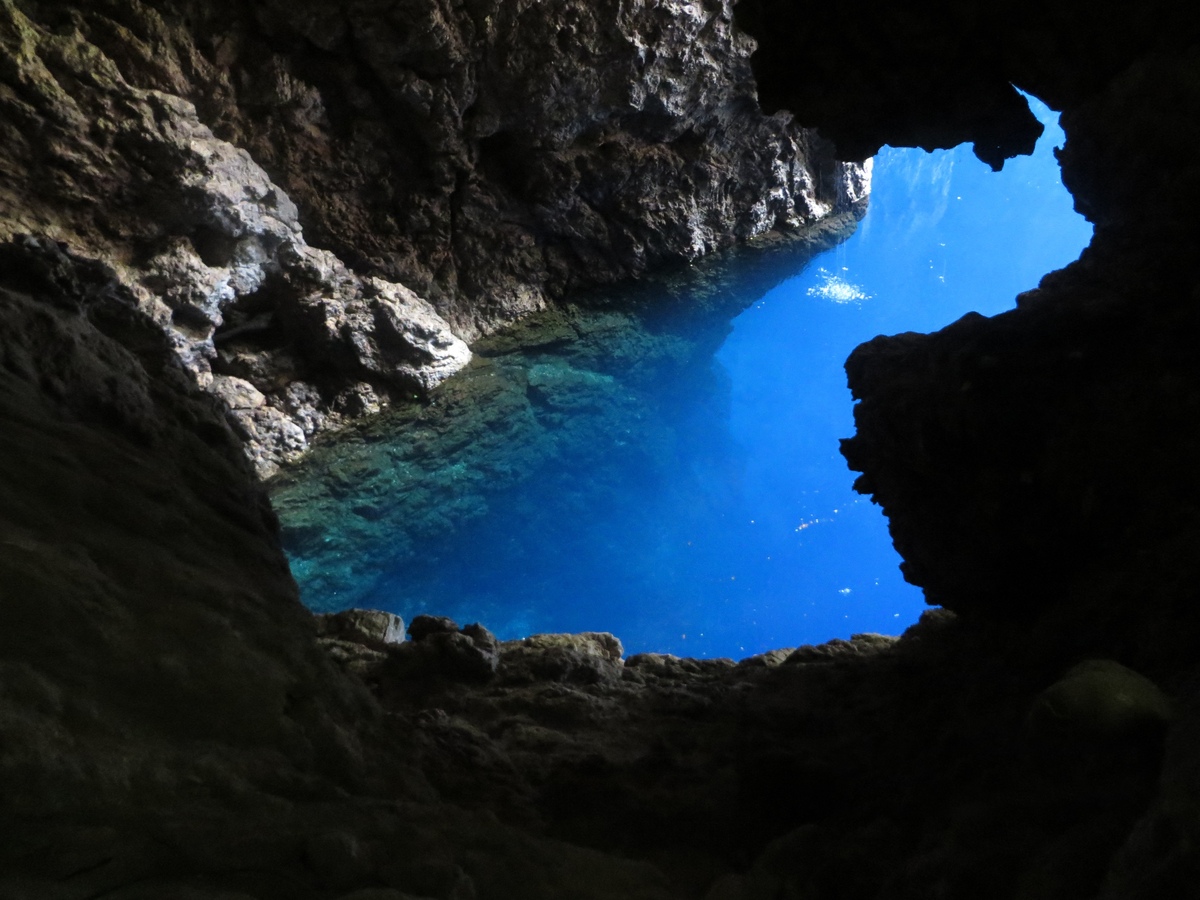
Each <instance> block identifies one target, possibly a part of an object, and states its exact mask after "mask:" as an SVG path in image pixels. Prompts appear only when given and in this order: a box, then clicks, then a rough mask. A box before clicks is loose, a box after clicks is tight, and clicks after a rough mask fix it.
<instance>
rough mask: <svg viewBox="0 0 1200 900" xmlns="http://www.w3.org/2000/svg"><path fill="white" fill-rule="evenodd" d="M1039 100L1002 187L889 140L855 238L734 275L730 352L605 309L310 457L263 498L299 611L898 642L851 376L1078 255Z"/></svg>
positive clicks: (941, 157) (674, 644) (909, 605)
mask: <svg viewBox="0 0 1200 900" xmlns="http://www.w3.org/2000/svg"><path fill="white" fill-rule="evenodd" d="M1034 106H1035V112H1038V113H1039V114H1040V116H1041V118H1042V120H1043V122H1045V123H1046V124H1047V131H1046V134H1045V135H1044V136H1043V137H1042V139H1041V141H1040V142H1039V144H1038V147H1037V151H1036V152H1035V154H1034V155H1033V156H1032V157H1027V158H1019V159H1015V160H1011V161H1010V162H1008V163H1007V164H1006V165H1005V168H1004V171H1003V172H1001V173H998V174H997V173H992V172H991V171H990V170H989V169H988V168H987V167H986V166H984V165H983V164H982V163H980V162H979V161H978V160H976V159H975V158H974V156H973V155H972V154H971V152H970V149H969V148H966V147H961V148H958V149H956V150H952V151H944V152H938V153H933V154H927V153H924V152H922V151H919V150H894V149H890V148H885V149H884V150H883V152H881V153H880V155H879V156H878V157H877V158H876V161H875V171H874V185H873V190H872V197H871V205H870V211H869V212H868V214H867V216H866V218H865V219H864V220H863V222H862V223H861V225H860V227H859V229H858V231H857V233H855V234H854V235H853V236H852V237H851V238H850V239H849V240H847V241H846V242H845V243H843V244H841V245H840V246H838V247H837V248H836V249H834V250H832V251H829V252H828V253H826V254H824V255H822V256H820V257H818V258H817V259H816V260H814V261H813V262H812V263H810V264H809V265H808V266H807V267H806V268H805V269H804V270H803V271H801V272H800V273H799V274H798V275H795V276H794V277H791V278H789V279H787V280H786V281H784V282H783V283H781V284H778V285H777V286H776V287H774V288H772V289H771V290H769V291H767V292H766V293H765V294H764V293H762V291H761V288H754V287H753V285H754V284H756V283H758V282H760V281H761V279H757V278H756V277H755V273H754V272H753V271H752V270H751V269H747V270H746V271H744V272H738V271H736V270H735V271H734V273H733V275H732V276H729V274H728V272H727V273H726V283H727V284H728V280H729V278H730V277H732V279H733V283H734V284H744V285H745V291H746V295H745V296H744V298H743V300H742V302H744V303H746V304H749V305H748V307H747V308H746V309H745V311H744V312H742V313H741V314H740V315H739V316H738V317H737V318H736V319H735V320H734V322H733V327H732V331H731V332H730V333H729V334H728V337H727V338H725V340H724V343H723V344H720V346H719V349H718V350H717V352H716V354H715V357H714V356H713V354H712V350H713V347H714V346H716V345H717V343H718V341H719V336H720V334H722V333H724V326H723V327H722V329H721V330H719V331H718V333H717V334H718V338H717V340H713V339H712V337H711V323H709V324H708V325H707V326H706V328H707V331H705V334H704V336H703V337H702V338H697V336H696V335H694V334H693V335H687V334H685V333H684V332H685V331H686V329H687V327H691V326H681V329H682V330H681V331H680V332H679V333H676V332H673V331H672V328H671V326H670V324H667V323H663V322H662V321H659V320H655V322H654V323H653V325H652V327H650V328H649V331H646V330H644V329H643V330H640V331H639V330H634V331H630V330H629V329H628V328H626V327H625V326H626V325H627V324H628V317H625V316H624V315H623V314H622V313H621V312H619V307H618V308H614V310H612V311H605V310H600V311H595V310H593V311H591V312H588V313H586V314H581V316H580V318H579V319H578V320H577V321H575V322H574V323H572V324H571V325H570V326H569V327H567V326H563V327H561V328H560V329H559V330H560V331H561V332H562V333H561V334H559V333H556V332H555V330H554V327H550V328H549V329H548V331H543V332H542V333H540V335H539V339H538V340H537V341H536V342H535V346H531V347H526V348H525V349H523V350H520V351H519V352H517V351H513V350H512V348H511V347H505V348H504V349H503V352H500V351H493V352H491V353H490V354H489V353H486V352H485V354H484V356H483V357H481V359H480V361H479V364H478V365H476V366H474V367H472V369H471V370H470V371H468V372H467V373H465V374H464V376H463V378H462V379H460V380H459V381H457V382H456V383H454V384H451V385H447V386H446V387H445V388H444V389H440V390H439V396H438V397H437V398H435V399H436V401H437V402H436V403H435V405H434V406H433V407H430V408H427V409H424V410H420V411H410V412H409V413H407V414H405V415H401V416H400V417H399V418H396V419H392V420H387V422H385V423H384V424H382V425H380V426H376V427H375V428H374V429H373V430H371V431H370V432H366V433H361V434H356V435H353V436H350V437H348V438H346V439H344V440H343V441H341V442H340V443H339V444H338V445H337V446H334V447H330V448H327V449H326V450H324V451H322V452H320V453H317V454H314V456H313V461H312V463H311V464H309V465H306V467H305V468H303V469H301V470H300V471H299V472H297V473H294V474H291V475H288V476H287V477H285V478H283V479H281V480H280V483H279V485H278V486H277V487H276V488H275V491H274V497H275V503H276V507H277V509H278V510H279V512H280V516H281V518H282V520H283V522H284V533H285V543H286V545H287V548H288V551H289V555H290V557H291V560H292V566H293V571H294V572H295V574H296V577H297V580H298V581H299V583H300V585H301V590H302V596H303V597H304V599H305V602H306V603H308V604H309V605H310V606H312V607H314V608H316V609H337V608H344V607H348V606H371V607H377V608H383V609H390V610H392V611H395V612H397V613H399V614H401V615H403V616H405V617H406V618H410V617H411V616H413V615H416V614H418V613H422V612H429V613H436V614H441V615H449V616H451V617H453V618H456V619H458V620H459V621H460V622H470V621H481V622H483V623H484V624H485V625H487V626H488V627H489V628H491V629H492V630H493V631H495V632H496V633H497V634H498V635H500V636H501V637H502V638H512V637H519V636H522V635H525V634H530V633H535V632H545V631H580V630H597V631H611V632H613V633H615V634H616V635H617V636H618V637H620V638H621V639H622V641H623V642H624V644H625V647H626V649H627V651H628V652H638V651H644V650H654V651H660V652H670V653H677V654H681V655H689V656H732V657H735V658H740V657H744V656H747V655H750V654H753V653H757V652H761V651H764V650H768V649H772V648H777V647H790V646H796V645H798V644H802V643H815V642H820V641H824V640H828V639H830V638H833V637H847V636H849V635H850V634H852V633H855V632H861V631H881V632H885V633H898V632H899V631H901V630H903V629H904V628H905V627H907V626H908V625H909V624H911V623H912V622H913V621H915V619H916V617H917V616H918V615H919V613H920V611H921V609H922V608H923V600H922V597H921V594H920V591H919V590H918V589H916V588H914V587H912V586H911V585H907V584H905V583H904V581H903V579H902V578H901V576H900V573H899V570H898V568H897V567H898V564H899V558H898V557H897V555H896V553H895V551H894V550H893V549H892V547H891V542H890V540H889V538H888V534H887V527H886V522H885V520H884V518H883V516H882V513H881V512H880V510H879V509H878V508H877V507H875V506H873V505H872V504H871V502H870V501H869V500H867V499H866V498H863V497H860V496H858V495H857V494H855V493H854V492H853V490H852V489H851V484H852V483H853V481H854V473H852V472H850V471H849V470H848V469H847V468H846V465H845V462H844V460H843V459H842V457H841V455H840V454H839V452H838V441H839V439H840V438H843V437H847V436H849V435H850V434H852V433H853V419H852V414H851V398H850V395H849V391H848V390H847V389H846V386H845V374H844V372H843V370H842V364H843V362H844V360H845V358H846V357H847V356H848V355H849V353H850V351H851V350H852V349H853V348H854V347H855V346H856V345H857V344H859V343H861V342H863V341H866V340H869V339H870V338H872V337H874V336H875V335H877V334H881V333H895V332H900V331H929V330H934V329H936V328H939V327H941V326H942V325H945V324H947V323H949V322H950V321H952V320H954V319H956V318H958V317H959V316H961V315H962V314H964V313H966V312H968V311H976V312H981V313H984V314H995V313H997V312H1000V311H1002V310H1005V309H1008V308H1011V307H1012V305H1013V301H1014V298H1015V297H1016V295H1017V294H1018V293H1020V292H1021V291H1024V290H1028V289H1030V288H1032V287H1035V286H1036V285H1037V283H1038V280H1039V279H1040V277H1041V276H1042V275H1043V274H1045V273H1046V272H1049V271H1051V270H1052V269H1056V268H1060V267H1062V266H1063V265H1065V264H1067V263H1068V262H1070V261H1071V260H1073V259H1075V258H1076V257H1077V256H1078V254H1079V252H1080V251H1081V250H1082V248H1083V247H1084V246H1085V245H1086V244H1087V242H1088V240H1089V239H1090V237H1091V227H1090V226H1089V225H1087V223H1085V222H1084V221H1083V219H1082V218H1081V217H1080V216H1078V215H1076V214H1075V213H1074V211H1073V209H1072V204H1071V200H1070V197H1069V196H1068V195H1067V193H1066V191H1065V189H1064V188H1063V187H1062V186H1061V184H1060V182H1059V170H1058V166H1057V163H1056V162H1055V159H1054V156H1053V152H1052V148H1053V147H1054V146H1056V145H1058V144H1061V141H1062V132H1061V131H1060V130H1059V129H1058V127H1057V125H1056V123H1055V120H1054V117H1053V115H1052V114H1051V113H1050V112H1049V111H1048V110H1046V109H1045V107H1043V106H1041V105H1040V104H1037V103H1036V102H1034ZM753 264H754V263H753V262H752V261H751V262H747V263H745V265H747V266H752V265H753ZM736 265H743V264H742V263H736V264H735V267H736ZM547 335H548V336H547ZM568 337H571V338H572V339H571V340H568V339H567V338H568ZM481 410H487V411H486V412H482V411H481ZM389 423H390V424H389Z"/></svg>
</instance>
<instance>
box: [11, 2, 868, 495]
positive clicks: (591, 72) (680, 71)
mask: <svg viewBox="0 0 1200 900" xmlns="http://www.w3.org/2000/svg"><path fill="white" fill-rule="evenodd" d="M731 5H732V4H731V2H730V0H722V2H720V3H715V4H714V3H709V4H705V3H702V2H699V0H678V2H674V0H673V2H670V3H659V2H654V3H642V2H637V3H617V2H615V0H613V2H607V3H602V4H599V5H595V4H590V3H581V2H579V0H555V2H520V3H508V2H504V3H501V2H496V0H491V2H483V3H472V4H465V5H448V4H443V3H439V2H436V0H411V2H405V3H401V4H396V3H392V2H383V0H374V2H355V3H352V4H347V5H344V6H342V7H339V8H338V9H337V10H336V11H334V10H331V9H330V8H329V7H328V5H327V4H324V3H321V2H317V0H303V2H300V3H296V2H288V3H281V2H277V0H257V2H233V0H226V2H221V3H195V2H187V0H182V2H180V0H158V2H135V3H124V2H119V3H118V2H105V3H98V4H96V3H89V4H46V3H34V2H22V0H3V2H0V47H2V49H3V54H4V63H3V65H2V67H0V85H2V86H3V92H2V93H0V129H3V131H2V132H0V133H2V134H3V137H4V141H3V148H4V149H3V150H2V151H0V161H2V165H0V238H6V237H11V236H13V235H14V234H20V233H28V234H32V235H36V236H48V237H51V238H53V239H55V240H59V241H63V242H65V243H66V244H67V245H68V246H69V247H70V249H71V250H72V252H75V253H77V254H81V255H83V256H86V257H90V258H95V259H98V260H101V261H103V262H105V263H106V264H108V265H110V266H111V267H112V268H113V269H114V271H115V272H116V273H117V276H118V277H119V279H120V280H121V282H122V283H123V284H124V285H126V286H127V287H128V288H129V289H130V290H131V291H133V293H134V294H135V296H137V297H138V300H139V304H140V305H141V307H142V308H143V310H145V311H146V313H147V314H148V315H149V316H150V317H151V318H153V319H154V320H155V321H156V322H158V323H159V325H160V326H161V327H162V328H163V329H164V330H165V331H166V332H167V333H168V334H169V335H170V337H171V340H172V343H173V344H174V346H175V349H176V352H177V353H178V355H179V356H180V359H181V360H182V361H183V364H184V369H185V370H186V371H187V372H189V373H190V374H191V376H192V377H193V379H194V380H195V381H196V383H197V384H199V385H200V386H201V387H203V388H205V389H208V390H211V391H212V392H213V393H214V394H216V396H218V397H219V398H221V399H222V401H223V402H224V403H225V404H226V406H227V408H228V410H229V413H230V418H231V421H232V422H233V424H234V426H235V428H236V429H237V430H238V432H239V434H240V435H241V437H242V440H243V441H244V442H245V444H246V445H247V448H248V451H249V452H250V455H251V458H252V459H253V460H254V462H255V465H256V468H257V469H258V471H259V473H260V475H269V474H271V473H272V472H274V471H275V470H276V469H277V468H278V466H279V464H280V463H281V462H284V461H287V460H290V459H294V458H296V457H297V456H298V455H299V454H300V453H302V452H303V450H304V449H305V447H306V446H307V444H308V441H309V440H310V439H311V438H312V437H313V436H314V435H315V434H317V433H318V432H320V431H322V430H325V429H328V428H333V427H337V426H339V425H340V424H342V423H344V422H345V421H346V420H348V419H352V418H355V417H357V416H360V415H363V414H371V413H375V412H378V411H379V409H380V408H381V406H384V405H386V404H387V403H389V402H391V401H393V400H396V399H398V398H412V397H413V396H414V395H418V396H423V395H424V394H425V393H426V392H427V391H428V390H429V389H430V388H432V387H433V386H434V385H436V384H437V383H438V382H440V381H441V380H442V379H444V378H445V377H447V376H448V375H449V374H452V373H453V372H455V371H457V370H458V369H460V368H461V367H462V366H463V365H465V363H466V362H467V360H468V359H469V357H470V354H469V351H468V349H467V346H466V343H465V342H471V341H473V340H475V339H476V338H478V337H480V336H481V335H483V334H486V333H489V332H491V331H493V330H495V329H496V328H497V327H499V326H501V325H504V324H506V323H509V322H512V321H513V320H514V319H517V318H519V317H521V316H523V315H526V314H528V313H530V312H533V311H536V310H540V309H544V308H545V307H546V306H547V304H549V303H552V302H554V301H556V300H559V299H561V298H562V297H563V296H565V295H566V294H567V293H568V292H569V291H570V290H572V289H573V288H577V287H579V286H581V285H587V284H597V283H607V282H612V281H614V280H617V279H621V278H626V277H629V276H632V275H637V274H640V273H643V272H645V271H646V270H647V269H648V268H649V267H652V266H656V265H661V264H663V263H665V262H669V261H680V260H692V259H695V258H697V257H699V256H702V255H704V254H706V253H709V252H711V251H713V250H716V249H719V248H722V247H728V246H729V245H730V244H732V243H733V242H735V241H738V240H744V239H746V238H748V237H752V236H754V235H758V234H762V233H764V232H766V231H768V230H772V229H781V230H792V231H795V230H803V229H804V228H806V227H807V226H810V225H813V224H814V223H816V222H819V221H820V220H822V219H824V218H825V217H826V216H828V215H830V214H831V213H837V212H845V211H847V210H849V209H850V208H851V207H853V206H854V205H855V204H856V203H859V202H860V201H862V200H863V199H864V198H865V196H866V194H867V191H868V190H869V180H870V179H869V169H868V168H864V167H863V166H859V165H855V164H843V163H839V162H837V161H836V160H835V159H834V156H833V153H832V145H830V144H828V143H827V142H824V141H822V140H820V139H819V138H818V137H816V135H815V134H814V133H813V132H811V131H808V130H806V129H801V128H798V127H796V126H795V125H794V124H792V121H791V118H790V117H789V116H787V115H786V114H781V115H775V116H766V115H764V114H763V113H762V112H761V111H760V110H759V108H758V105H757V101H756V97H755V89H754V83H753V80H752V78H751V76H750V69H749V63H748V57H749V54H750V52H751V50H752V49H753V46H754V44H753V41H751V40H750V39H749V38H748V37H747V36H746V35H745V34H744V33H742V32H740V31H738V30H737V29H735V28H734V26H733V23H732V13H731ZM318 248H319V249H318Z"/></svg>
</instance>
